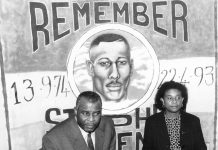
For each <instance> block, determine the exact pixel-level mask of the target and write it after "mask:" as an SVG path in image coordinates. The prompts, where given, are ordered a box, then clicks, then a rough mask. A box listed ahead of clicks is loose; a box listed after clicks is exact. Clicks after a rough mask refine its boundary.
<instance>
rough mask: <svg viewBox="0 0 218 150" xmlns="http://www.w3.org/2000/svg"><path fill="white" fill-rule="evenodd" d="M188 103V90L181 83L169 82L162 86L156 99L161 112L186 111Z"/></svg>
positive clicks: (156, 104)
mask: <svg viewBox="0 0 218 150" xmlns="http://www.w3.org/2000/svg"><path fill="white" fill-rule="evenodd" d="M187 101H188V92H187V88H186V87H185V86H184V85H182V84H181V83H178V82H175V81H168V82H165V83H163V84H162V85H161V87H160V88H159V89H158V91H157V94H156V97H155V106H156V107H157V108H158V109H160V110H166V109H167V110H169V111H177V110H178V109H179V110H185V109H186V104H187Z"/></svg>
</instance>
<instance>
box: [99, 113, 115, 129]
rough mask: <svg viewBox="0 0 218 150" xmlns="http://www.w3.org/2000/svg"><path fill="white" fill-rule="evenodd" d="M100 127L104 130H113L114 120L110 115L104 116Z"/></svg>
mask: <svg viewBox="0 0 218 150" xmlns="http://www.w3.org/2000/svg"><path fill="white" fill-rule="evenodd" d="M99 128H100V129H102V130H107V129H108V130H113V129H114V122H113V120H112V118H111V117H110V116H102V117H101V122H100V124H99Z"/></svg>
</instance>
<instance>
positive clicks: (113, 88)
mask: <svg viewBox="0 0 218 150" xmlns="http://www.w3.org/2000/svg"><path fill="white" fill-rule="evenodd" d="M106 87H107V88H108V89H109V90H110V91H118V90H120V89H121V87H122V84H121V83H119V82H116V83H114V82H112V83H109V84H107V85H106Z"/></svg>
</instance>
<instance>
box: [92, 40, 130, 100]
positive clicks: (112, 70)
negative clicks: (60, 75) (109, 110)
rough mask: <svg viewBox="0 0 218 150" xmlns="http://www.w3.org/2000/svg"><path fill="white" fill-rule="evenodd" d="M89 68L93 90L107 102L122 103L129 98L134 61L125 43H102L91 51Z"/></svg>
mask: <svg viewBox="0 0 218 150" xmlns="http://www.w3.org/2000/svg"><path fill="white" fill-rule="evenodd" d="M90 55H91V63H90V64H89V68H90V70H91V75H92V76H93V88H94V91H97V92H98V93H99V94H100V95H101V97H102V98H103V99H104V100H105V101H120V100H122V99H125V98H126V96H127V88H128V84H129V81H130V75H131V69H132V61H131V60H130V51H129V49H128V47H127V45H126V44H125V43H124V42H123V41H114V42H101V43H100V44H99V45H97V46H94V47H93V48H91V50H90Z"/></svg>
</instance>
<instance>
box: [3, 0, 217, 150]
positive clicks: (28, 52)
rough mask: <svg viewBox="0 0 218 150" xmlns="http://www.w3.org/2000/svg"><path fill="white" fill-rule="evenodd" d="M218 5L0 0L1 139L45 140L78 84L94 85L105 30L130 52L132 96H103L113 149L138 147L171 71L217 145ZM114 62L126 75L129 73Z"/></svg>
mask: <svg viewBox="0 0 218 150" xmlns="http://www.w3.org/2000/svg"><path fill="white" fill-rule="evenodd" d="M216 5H217V1H216V0H209V1H204V0H199V1H198V2H196V1H194V0H189V1H188V0H181V1H174V0H172V1H168V0H166V1H156V0H152V1H144V0H140V1H132V0H125V1H110V0H102V1H79V0H78V1H76V0H75V1H57V0H53V1H49V0H45V1H42V0H34V1H31V0H30V1H25V0H20V1H0V6H1V8H0V26H1V28H0V29H1V32H0V37H1V45H2V49H1V50H2V51H1V55H2V58H3V60H4V61H3V62H1V75H0V77H1V82H0V83H1V85H0V90H1V93H0V99H1V101H0V118H1V119H0V120H1V121H0V124H1V125H0V131H1V133H3V134H1V135H0V139H1V140H2V141H5V142H1V143H0V147H1V148H0V149H10V147H11V149H13V150H35V149H39V148H40V147H41V138H42V136H43V135H44V134H45V133H46V131H48V130H49V129H50V128H51V127H53V126H54V125H55V124H57V123H58V122H60V121H62V120H64V119H66V118H67V117H69V116H70V115H71V114H72V112H73V110H72V108H73V107H74V106H75V101H76V97H77V96H78V94H79V93H80V92H81V91H85V90H93V84H94V83H93V80H92V76H90V73H89V72H88V70H87V64H86V62H87V60H89V59H90V53H89V49H90V44H91V43H92V41H93V40H94V39H95V38H97V37H98V36H100V35H102V34H108V33H110V34H111V33H113V34H114V33H115V34H118V35H121V36H123V37H125V38H126V40H127V42H128V43H129V48H130V55H131V59H132V60H133V64H132V66H131V67H132V70H131V73H130V75H129V80H130V82H129V84H128V90H125V92H126V93H127V98H126V99H125V100H124V101H121V100H120V99H118V101H119V102H113V103H110V104H106V103H105V105H103V106H104V107H103V114H104V115H108V116H111V117H112V118H113V120H114V123H115V125H116V132H117V150H125V149H135V150H139V149H141V147H142V139H143V130H144V124H145V121H146V117H148V116H150V115H152V114H154V113H156V112H157V110H156V109H155V107H153V104H154V96H155V94H156V91H157V89H158V87H159V86H160V85H161V84H162V83H163V82H164V81H169V80H175V81H177V82H181V83H183V84H185V85H186V86H187V88H188V91H189V101H188V104H187V111H188V112H190V113H193V114H195V115H197V116H198V117H200V119H201V125H202V130H203V134H204V138H205V141H206V144H207V147H208V149H209V150H212V149H215V148H216V147H217V144H216V143H217V142H216V138H215V137H216V136H217V133H216V123H217V120H216V117H217V116H216V115H217V106H216V105H217V90H216V89H217V85H216V83H217V77H216V67H217V66H216V65H217V64H216V62H217V58H216V52H217V35H216V34H217V23H216V22H217V18H216V17H217V16H216V14H217V9H216V7H215V6H216ZM116 52H117V51H116ZM112 54H113V53H112V52H111V53H109V55H110V56H111V55H112ZM113 58H114V57H113ZM117 59H118V58H116V59H115V60H117ZM115 62H116V63H114V62H111V63H114V64H115V66H116V67H117V68H116V69H117V74H118V77H117V78H121V77H122V76H123V75H124V74H125V73H123V72H122V71H121V70H119V67H118V65H117V62H118V61H115ZM119 62H120V61H119ZM122 63H123V62H122ZM2 71H3V72H2ZM113 71H114V70H113V69H112V72H113ZM102 73H104V72H102ZM104 78H107V76H105V77H104ZM118 81H119V79H118ZM4 82H5V84H4ZM122 84H123V83H120V84H117V85H122ZM4 89H5V92H4ZM114 89H115V90H117V89H118V88H117V89H116V88H114ZM104 94H106V93H104ZM6 104H7V105H6ZM5 110H6V111H5Z"/></svg>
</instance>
